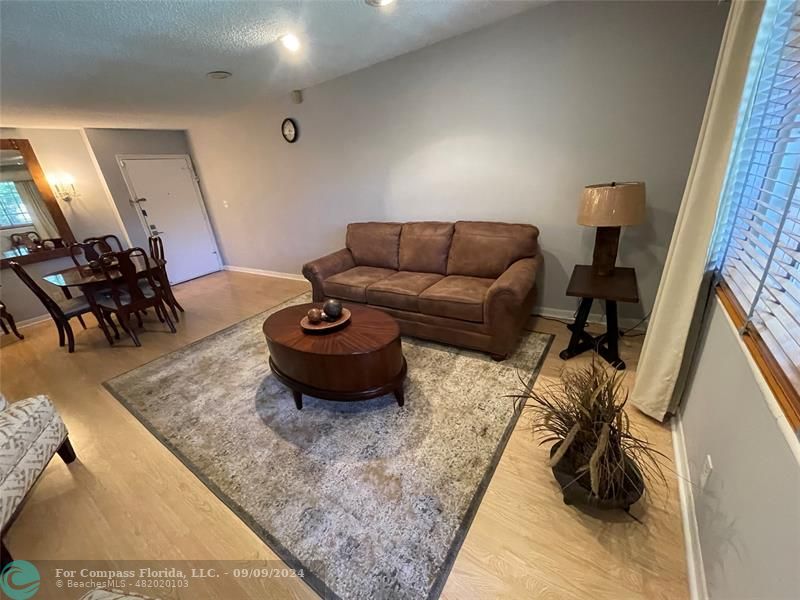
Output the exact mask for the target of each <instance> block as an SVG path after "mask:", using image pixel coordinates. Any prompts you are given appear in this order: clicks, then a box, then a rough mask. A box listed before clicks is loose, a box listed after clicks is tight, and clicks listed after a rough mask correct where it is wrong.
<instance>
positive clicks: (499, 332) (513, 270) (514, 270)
mask: <svg viewBox="0 0 800 600" xmlns="http://www.w3.org/2000/svg"><path fill="white" fill-rule="evenodd" d="M541 265H542V256H541V254H538V255H536V256H534V257H532V258H522V259H520V260H518V261H517V262H515V263H514V264H512V265H511V266H510V267H509V268H508V269H506V270H505V272H504V273H503V274H502V275H500V277H498V278H497V279H496V280H495V282H494V283H493V284H492V285H491V287H490V288H489V291H488V292H487V294H486V302H485V303H484V307H483V310H484V315H483V317H484V321H485V322H486V324H487V325H488V326H489V328H490V329H491V332H492V336H493V337H494V338H496V339H497V340H498V344H499V345H498V351H497V354H505V353H504V352H502V351H501V350H502V348H505V347H506V346H508V347H510V346H511V345H513V343H514V341H516V330H518V329H519V328H520V326H521V324H522V323H523V322H524V320H525V319H527V317H528V313H529V312H530V309H531V305H532V304H533V299H534V290H535V287H536V273H537V271H538V270H539V267H541Z"/></svg>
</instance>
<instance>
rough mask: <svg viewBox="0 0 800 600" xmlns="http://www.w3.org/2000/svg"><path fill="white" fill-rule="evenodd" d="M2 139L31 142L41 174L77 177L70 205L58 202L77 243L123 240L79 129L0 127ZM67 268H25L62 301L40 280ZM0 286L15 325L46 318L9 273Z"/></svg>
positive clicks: (62, 264) (53, 264)
mask: <svg viewBox="0 0 800 600" xmlns="http://www.w3.org/2000/svg"><path fill="white" fill-rule="evenodd" d="M0 137H4V138H23V139H27V140H29V141H30V143H31V146H32V147H33V151H34V153H35V154H36V158H37V159H38V160H39V164H40V165H41V166H42V170H43V171H44V173H45V175H47V176H50V175H53V174H61V173H68V174H69V175H72V176H73V177H74V178H75V189H76V190H77V195H76V197H75V198H74V199H73V200H72V201H71V202H62V201H60V200H59V206H60V207H61V211H62V212H63V213H64V217H65V218H66V219H67V222H68V223H69V226H70V229H72V233H74V234H75V237H76V238H77V239H79V240H82V239H85V238H87V237H90V236H92V235H98V234H102V233H113V234H115V235H118V236H121V235H122V229H121V227H120V224H119V221H118V220H117V216H116V215H115V213H114V208H113V207H112V204H111V200H110V199H109V197H108V196H107V195H106V191H105V188H104V185H103V181H102V179H101V177H100V175H99V174H98V172H97V169H96V168H95V165H94V163H93V162H92V158H91V155H90V154H89V149H88V148H87V146H86V141H85V139H84V137H83V134H82V133H81V131H80V130H79V129H36V128H27V127H26V128H0ZM5 233H6V232H4V234H5ZM69 266H72V261H71V260H70V259H69V258H66V259H58V260H50V261H45V262H41V263H36V264H32V265H26V266H25V269H26V270H27V271H28V272H29V273H30V274H31V276H32V277H34V278H35V279H37V281H39V282H40V283H41V284H42V286H43V287H45V288H46V289H47V291H48V293H50V294H52V295H54V296H55V297H60V294H59V290H58V288H56V287H54V286H51V285H49V284H47V283H45V282H43V281H41V279H40V278H41V276H42V275H45V274H47V273H51V272H53V271H56V270H59V269H62V268H66V267H69ZM0 283H2V286H3V287H2V288H0V298H2V299H3V302H5V303H6V305H7V306H8V310H9V311H10V312H11V314H13V315H14V318H15V319H16V320H17V321H26V320H28V319H33V318H36V317H40V316H42V315H45V314H47V311H46V310H45V308H44V306H42V304H41V303H40V302H39V300H38V299H37V298H36V296H34V295H33V294H32V293H31V292H30V291H29V290H28V288H27V287H25V286H24V285H23V284H22V282H21V281H20V280H19V279H18V278H17V276H16V275H14V273H13V272H12V271H11V269H2V270H1V271H0ZM54 331H55V329H54Z"/></svg>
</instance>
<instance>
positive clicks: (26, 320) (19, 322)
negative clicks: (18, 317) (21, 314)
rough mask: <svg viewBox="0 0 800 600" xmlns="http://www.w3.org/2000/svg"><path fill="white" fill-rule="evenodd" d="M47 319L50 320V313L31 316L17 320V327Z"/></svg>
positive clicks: (20, 327)
mask: <svg viewBox="0 0 800 600" xmlns="http://www.w3.org/2000/svg"><path fill="white" fill-rule="evenodd" d="M48 320H50V315H49V314H47V313H45V314H43V315H39V316H38V317H31V318H30V319H25V320H23V321H17V329H22V328H23V327H28V326H30V325H36V324H37V323H42V322H43V321H48Z"/></svg>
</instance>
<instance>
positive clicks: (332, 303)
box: [322, 299, 342, 321]
mask: <svg viewBox="0 0 800 600" xmlns="http://www.w3.org/2000/svg"><path fill="white" fill-rule="evenodd" d="M322 312H324V313H325V316H326V317H328V318H329V319H331V320H334V321H335V320H336V319H338V318H339V317H341V316H342V303H341V302H339V301H338V300H333V299H331V300H325V304H323V305H322Z"/></svg>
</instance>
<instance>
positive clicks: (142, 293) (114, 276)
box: [97, 248, 176, 346]
mask: <svg viewBox="0 0 800 600" xmlns="http://www.w3.org/2000/svg"><path fill="white" fill-rule="evenodd" d="M109 256H113V257H114V258H115V259H116V261H115V264H109V263H108V262H106V261H102V262H101V263H100V264H101V266H102V269H103V273H104V274H105V276H106V278H107V279H108V281H109V282H110V284H111V288H110V289H111V293H110V297H107V296H105V295H104V296H98V297H97V305H98V308H99V309H100V310H101V311H102V312H103V314H104V316H110V315H111V314H115V315H116V316H117V320H118V321H119V323H120V325H122V329H124V330H125V333H127V334H128V335H129V336H130V337H131V339H132V340H133V343H134V344H136V345H137V346H141V345H142V344H141V342H140V341H139V337H138V336H137V335H136V331H135V330H134V329H133V327H132V326H131V320H130V317H131V314H136V313H139V312H140V311H143V310H145V309H146V308H149V307H151V306H152V307H153V309H154V310H155V312H156V316H157V317H158V319H159V320H160V321H161V322H162V323H163V322H166V323H167V326H168V327H169V330H170V331H171V332H172V333H176V330H175V325H174V324H173V322H172V319H170V317H169V313H168V312H167V309H166V307H165V306H164V300H163V292H162V290H161V288H160V287H159V286H158V284H157V283H156V280H155V278H154V277H153V272H152V271H151V267H150V260H149V259H148V258H147V254H146V253H145V251H144V250H142V249H141V248H130V249H128V250H123V251H121V252H112V253H110V254H109ZM134 260H141V261H142V262H143V263H144V271H143V273H142V274H141V275H140V274H138V273H137V267H136V264H134V262H133V261H134Z"/></svg>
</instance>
